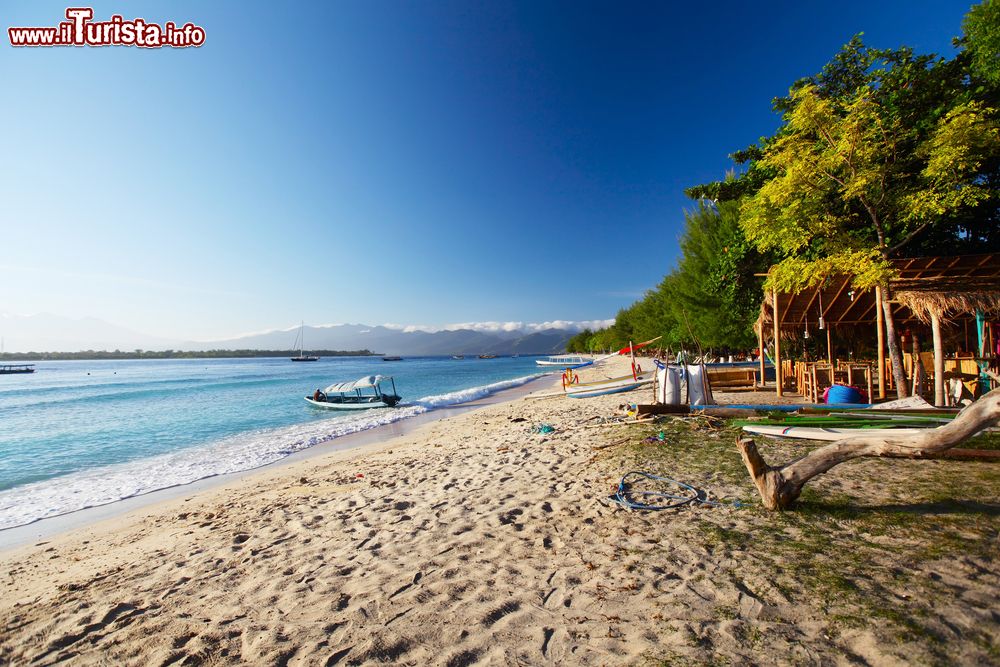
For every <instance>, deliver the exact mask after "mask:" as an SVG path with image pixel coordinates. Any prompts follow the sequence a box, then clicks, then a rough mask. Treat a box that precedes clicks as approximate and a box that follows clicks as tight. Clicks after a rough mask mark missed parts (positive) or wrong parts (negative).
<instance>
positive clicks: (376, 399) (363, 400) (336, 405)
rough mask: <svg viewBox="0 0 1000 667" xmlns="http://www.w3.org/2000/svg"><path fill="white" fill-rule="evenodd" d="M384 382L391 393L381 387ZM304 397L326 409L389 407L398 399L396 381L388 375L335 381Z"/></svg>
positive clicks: (314, 404) (312, 403) (397, 401)
mask: <svg viewBox="0 0 1000 667" xmlns="http://www.w3.org/2000/svg"><path fill="white" fill-rule="evenodd" d="M385 383H389V384H390V385H391V386H392V392H391V393H390V392H387V391H385V390H384V389H383V387H382V385H383V384H385ZM305 399H306V403H309V404H310V405H312V406H314V407H317V408H324V409H327V410H367V409H368V408H391V407H393V406H395V405H396V404H397V403H399V401H400V397H399V395H398V394H396V382H395V380H393V379H392V376H389V375H368V376H365V377H363V378H359V379H357V380H355V381H354V382H337V383H334V384H331V385H330V386H329V387H327V388H326V389H323V390H319V389H317V390H316V391H315V392H314V393H313V395H312V396H306V397H305Z"/></svg>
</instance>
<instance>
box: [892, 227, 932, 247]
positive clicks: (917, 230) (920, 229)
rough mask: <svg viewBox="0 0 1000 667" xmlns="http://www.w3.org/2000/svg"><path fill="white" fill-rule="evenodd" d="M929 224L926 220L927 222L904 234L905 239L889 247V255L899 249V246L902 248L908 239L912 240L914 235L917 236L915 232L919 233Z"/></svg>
mask: <svg viewBox="0 0 1000 667" xmlns="http://www.w3.org/2000/svg"><path fill="white" fill-rule="evenodd" d="M930 224H931V223H930V222H929V221H928V222H925V223H924V224H922V225H920V226H919V227H917V228H916V229H914V230H913V231H912V232H910V233H909V234H907V235H906V238H905V239H903V240H902V241H900V242H899V243H897V244H896V245H894V246H892V247H891V248H889V250H888V253H889V254H890V255H893V254H895V253H896V251H897V250H899V249H900V248H902V247H903V246H905V245H906V244H907V243H909V242H910V241H912V240H913V239H914V237H915V236H917V234H919V233H920V232H922V231H924V230H925V229H927V228H928V227H929V226H930Z"/></svg>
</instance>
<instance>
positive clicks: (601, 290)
mask: <svg viewBox="0 0 1000 667" xmlns="http://www.w3.org/2000/svg"><path fill="white" fill-rule="evenodd" d="M70 4H83V3H70ZM66 6H67V5H66V4H65V3H51V2H35V1H32V2H16V3H10V2H7V3H4V4H2V5H0V10H2V11H0V15H2V16H3V28H4V34H3V46H2V47H0V81H2V82H3V98H4V103H3V104H2V105H0V126H2V127H3V151H2V158H0V160H2V167H0V175H2V178H0V229H2V234H0V244H2V246H0V247H2V254H0V312H8V313H35V312H43V311H44V312H51V313H56V314H60V315H66V316H72V317H82V316H94V317H98V318H101V319H104V320H108V321H110V322H114V323H116V324H120V325H124V326H128V327H131V328H133V329H136V330H139V331H143V332H146V333H150V334H155V335H162V336H167V337H174V338H201V339H210V338H222V337H227V336H231V335H235V334H239V333H243V332H248V331H255V330H262V329H269V328H273V327H278V326H289V325H291V324H294V323H296V322H298V321H299V320H300V319H303V318H304V319H305V320H306V322H307V323H316V324H318V323H333V322H364V323H368V324H379V323H384V322H396V323H403V324H430V325H442V324H447V323H453V322H471V321H484V320H500V321H506V320H520V321H525V322H541V321H545V320H553V319H564V320H591V319H601V318H608V317H613V316H614V314H615V313H616V311H617V310H618V309H619V308H620V307H622V306H627V305H628V304H629V303H631V302H632V301H634V300H635V299H636V298H638V297H639V296H640V295H641V293H642V292H643V291H644V290H645V289H648V288H650V287H652V286H654V285H655V284H656V283H658V282H659V280H660V279H661V278H662V276H663V275H664V274H665V273H666V272H667V271H668V270H669V269H670V268H671V266H672V265H673V263H674V262H675V260H676V254H677V239H678V236H679V234H680V231H681V227H682V220H683V209H684V207H685V206H690V203H689V202H688V201H687V200H686V198H685V197H684V194H683V189H684V188H685V187H687V186H690V185H693V184H696V183H700V182H704V181H708V180H712V179H716V178H719V177H721V176H723V175H724V173H725V171H726V169H728V168H730V167H731V163H730V160H729V159H728V157H727V155H728V154H729V153H730V152H732V151H733V150H736V149H739V148H743V147H745V146H747V145H748V144H750V143H752V142H754V141H755V140H756V139H757V138H758V137H760V136H762V135H766V134H769V133H770V132H772V131H773V130H774V129H775V127H776V126H777V124H778V118H777V117H776V116H775V115H774V114H773V113H772V111H771V108H770V105H771V99H772V98H773V97H775V96H777V95H781V94H784V93H785V92H786V91H787V89H788V86H789V85H790V84H791V83H792V82H793V81H794V80H795V79H796V78H799V77H802V76H805V75H809V74H812V73H815V72H816V71H818V70H819V68H821V67H822V65H823V64H824V63H826V62H827V61H828V60H829V59H830V58H831V57H832V56H833V55H834V53H835V52H836V51H837V49H838V48H839V47H840V46H841V45H842V44H844V43H845V42H847V41H848V40H849V39H850V38H851V36H852V35H854V34H855V33H857V32H862V31H863V32H865V35H866V41H867V42H868V43H869V44H871V45H874V46H880V47H895V46H899V45H902V44H907V45H910V46H913V47H915V49H916V50H917V51H918V52H937V53H940V54H944V55H947V56H949V57H950V56H951V55H953V49H952V47H951V41H950V40H951V38H952V37H953V36H956V35H958V34H959V32H960V26H961V20H962V17H963V15H964V14H965V13H966V12H967V11H968V8H969V6H970V5H969V4H968V3H966V2H952V1H949V0H936V1H927V0H917V1H913V0H909V1H898V2H897V1H887V2H877V3H873V2H854V1H850V2H827V3H819V2H801V1H797V2H745V1H742V2H721V3H720V2H711V3H702V2H690V3H687V4H684V5H682V4H680V3H667V2H649V3H625V2H602V3H596V2H565V3H553V2H535V1H531V2H523V3H516V4H507V3H502V2H494V1H490V2H471V1H456V2H431V1H427V2H402V1H399V2H395V1H394V2H361V1H356V2H317V3H305V2H301V3H282V4H276V3H263V2H212V3H204V2H169V3H168V2H162V3H148V2H98V3H96V4H94V5H93V7H94V12H95V18H96V19H99V20H106V19H108V18H109V17H110V16H111V15H112V14H115V13H120V14H122V15H124V16H125V18H126V19H131V18H135V17H136V16H141V17H143V18H145V19H146V20H147V21H151V22H157V23H161V24H162V23H164V22H166V21H175V22H176V23H178V24H182V23H185V22H187V21H192V22H194V23H196V24H198V25H201V26H203V27H204V28H205V29H206V32H207V41H206V43H205V45H204V46H203V47H201V48H198V49H154V50H141V49H137V48H128V47H110V48H52V49H40V48H32V49H14V48H12V47H10V45H9V43H8V41H7V36H6V28H7V27H9V26H11V25H27V26H52V25H56V24H57V23H58V22H59V21H60V20H61V19H62V17H63V12H64V11H65V8H66Z"/></svg>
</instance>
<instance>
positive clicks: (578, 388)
mask: <svg viewBox="0 0 1000 667" xmlns="http://www.w3.org/2000/svg"><path fill="white" fill-rule="evenodd" d="M652 382H653V376H652V374H649V375H646V376H642V375H640V376H639V377H638V378H633V377H632V376H631V375H629V376H627V377H626V378H625V379H618V380H616V381H607V382H598V383H594V384H592V385H573V386H572V387H567V388H566V396H567V397H569V398H593V397H595V396H605V395H607V394H620V393H622V392H625V391H632V390H633V389H638V388H639V387H642V386H643V385H647V384H652Z"/></svg>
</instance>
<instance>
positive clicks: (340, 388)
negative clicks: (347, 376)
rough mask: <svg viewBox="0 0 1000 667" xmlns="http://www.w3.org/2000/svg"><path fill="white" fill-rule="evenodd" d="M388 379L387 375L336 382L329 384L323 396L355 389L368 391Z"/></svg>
mask: <svg viewBox="0 0 1000 667" xmlns="http://www.w3.org/2000/svg"><path fill="white" fill-rule="evenodd" d="M388 379H390V378H389V376H388V375H367V376H365V377H363V378H358V379H357V380H355V381H354V382H337V383H335V384H331V385H330V386H329V387H327V388H326V389H324V390H323V393H324V394H343V393H346V392H349V391H354V390H355V389H370V388H372V387H374V386H376V385H378V384H379V383H380V382H382V381H384V380H388Z"/></svg>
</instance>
